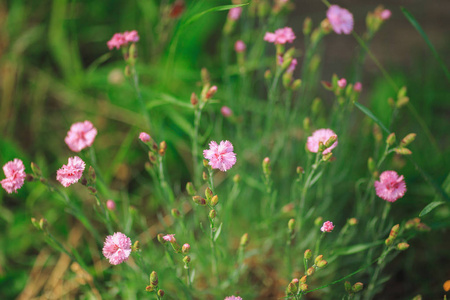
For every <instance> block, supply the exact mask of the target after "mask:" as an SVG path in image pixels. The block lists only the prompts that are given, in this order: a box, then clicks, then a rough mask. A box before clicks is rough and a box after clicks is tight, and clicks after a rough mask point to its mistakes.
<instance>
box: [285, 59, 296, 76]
mask: <svg viewBox="0 0 450 300" xmlns="http://www.w3.org/2000/svg"><path fill="white" fill-rule="evenodd" d="M296 66H297V59H296V58H294V59H293V60H292V61H291V64H290V65H289V67H288V68H287V70H286V72H288V73H294V70H295V67H296Z"/></svg>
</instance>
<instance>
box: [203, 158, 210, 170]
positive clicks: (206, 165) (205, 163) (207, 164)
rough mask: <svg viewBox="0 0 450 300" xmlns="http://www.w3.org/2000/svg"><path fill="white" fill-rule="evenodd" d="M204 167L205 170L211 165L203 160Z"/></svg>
mask: <svg viewBox="0 0 450 300" xmlns="http://www.w3.org/2000/svg"><path fill="white" fill-rule="evenodd" d="M203 166H204V167H205V168H207V167H208V166H209V163H208V161H207V160H206V159H204V160H203Z"/></svg>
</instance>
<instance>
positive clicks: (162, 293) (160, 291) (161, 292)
mask: <svg viewBox="0 0 450 300" xmlns="http://www.w3.org/2000/svg"><path fill="white" fill-rule="evenodd" d="M164 294H165V293H164V291H163V290H158V296H159V297H160V298H162V297H164Z"/></svg>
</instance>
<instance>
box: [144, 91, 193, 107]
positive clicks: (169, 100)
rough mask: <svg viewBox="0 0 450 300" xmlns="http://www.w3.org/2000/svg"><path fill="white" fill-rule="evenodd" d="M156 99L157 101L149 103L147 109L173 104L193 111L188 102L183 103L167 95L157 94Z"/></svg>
mask: <svg viewBox="0 0 450 300" xmlns="http://www.w3.org/2000/svg"><path fill="white" fill-rule="evenodd" d="M157 97H158V98H159V99H155V100H152V101H149V103H148V104H147V108H148V109H152V108H154V107H157V106H160V105H165V104H175V105H178V106H181V107H185V108H189V109H194V107H193V106H192V104H191V103H190V102H183V101H181V100H179V99H177V98H175V97H173V96H171V95H169V94H164V93H159V94H158V96H157Z"/></svg>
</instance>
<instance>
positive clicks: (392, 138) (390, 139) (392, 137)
mask: <svg viewBox="0 0 450 300" xmlns="http://www.w3.org/2000/svg"><path fill="white" fill-rule="evenodd" d="M394 143H395V133H391V134H390V135H388V137H387V139H386V144H388V145H389V146H392V145H393V144H394Z"/></svg>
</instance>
